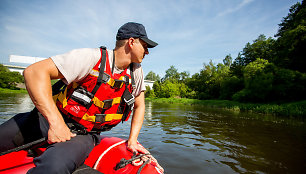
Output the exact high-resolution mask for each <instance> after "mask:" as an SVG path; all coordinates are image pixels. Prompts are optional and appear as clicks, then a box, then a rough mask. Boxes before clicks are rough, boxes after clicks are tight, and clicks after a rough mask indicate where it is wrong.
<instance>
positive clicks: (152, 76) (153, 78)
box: [145, 71, 160, 81]
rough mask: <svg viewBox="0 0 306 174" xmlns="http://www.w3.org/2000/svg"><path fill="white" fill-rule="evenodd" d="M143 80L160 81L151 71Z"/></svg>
mask: <svg viewBox="0 0 306 174" xmlns="http://www.w3.org/2000/svg"><path fill="white" fill-rule="evenodd" d="M145 80H151V81H160V77H159V75H158V74H155V73H154V72H153V71H150V72H149V73H148V74H147V75H146V77H145Z"/></svg>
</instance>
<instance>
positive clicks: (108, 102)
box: [103, 99, 113, 109]
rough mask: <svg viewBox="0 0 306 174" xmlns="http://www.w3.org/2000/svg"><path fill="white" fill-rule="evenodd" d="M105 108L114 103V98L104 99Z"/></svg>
mask: <svg viewBox="0 0 306 174" xmlns="http://www.w3.org/2000/svg"><path fill="white" fill-rule="evenodd" d="M103 103H104V105H103V109H108V108H110V107H112V105H113V99H108V100H103Z"/></svg>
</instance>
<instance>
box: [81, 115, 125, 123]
mask: <svg viewBox="0 0 306 174" xmlns="http://www.w3.org/2000/svg"><path fill="white" fill-rule="evenodd" d="M122 115H123V114H95V115H88V114H87V113H86V114H84V116H83V117H82V119H83V120H86V121H90V122H94V123H104V122H107V121H112V120H121V119H122Z"/></svg>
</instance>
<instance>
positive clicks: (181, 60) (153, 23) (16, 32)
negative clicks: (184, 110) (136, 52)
mask: <svg viewBox="0 0 306 174" xmlns="http://www.w3.org/2000/svg"><path fill="white" fill-rule="evenodd" d="M296 2H301V0H151V1H147V0H112V1H106V0H50V1H45V0H0V63H3V64H9V62H8V57H9V55H11V54H13V55H21V56H34V57H50V56H53V55H57V54H62V53H65V52H68V51H70V50H72V49H75V48H95V47H99V46H101V45H104V46H106V47H108V48H110V49H113V48H114V45H115V36H116V33H117V30H118V28H119V27H120V26H121V25H122V24H124V23H126V22H129V21H134V22H139V23H142V24H144V26H145V27H146V30H147V34H148V36H149V38H151V39H152V40H154V41H156V42H158V43H159V45H158V46H157V47H155V48H154V49H150V50H149V51H150V54H149V55H147V56H146V58H145V59H144V61H143V63H142V66H143V69H144V72H145V75H146V74H147V73H148V72H149V71H153V72H155V73H157V74H159V75H160V76H161V77H163V76H164V74H165V71H166V70H167V69H168V68H170V66H171V65H174V66H175V67H176V68H177V69H178V71H179V72H182V71H188V72H189V73H190V74H191V75H192V74H194V73H197V72H199V71H200V70H201V69H202V68H203V63H208V62H209V61H210V60H212V61H213V62H214V63H219V62H222V60H223V59H224V57H225V56H226V55H228V54H231V56H232V57H233V59H235V58H236V57H237V55H238V52H240V51H241V50H242V49H243V48H244V46H245V45H246V43H247V42H252V41H253V40H255V39H256V38H257V37H258V36H259V35H260V34H264V35H266V36H267V37H270V36H271V37H273V36H274V34H276V32H277V30H278V24H279V23H281V20H282V18H283V17H285V16H286V15H287V14H288V12H289V8H290V7H291V6H292V5H293V4H295V3H296Z"/></svg>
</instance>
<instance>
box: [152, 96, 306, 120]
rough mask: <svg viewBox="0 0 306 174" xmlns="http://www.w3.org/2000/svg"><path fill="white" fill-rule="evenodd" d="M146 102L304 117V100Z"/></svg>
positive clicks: (170, 99) (163, 100)
mask: <svg viewBox="0 0 306 174" xmlns="http://www.w3.org/2000/svg"><path fill="white" fill-rule="evenodd" d="M146 101H150V102H153V103H177V104H189V105H203V106H206V107H214V108H222V109H229V110H234V111H243V112H255V113H262V114H271V115H276V116H287V117H295V118H303V119H304V117H305V115H306V100H304V101H299V102H291V103H282V104H275V103H269V104H262V103H239V102H235V101H229V100H198V99H187V98H146Z"/></svg>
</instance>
